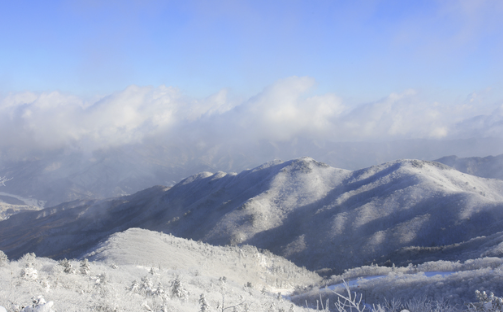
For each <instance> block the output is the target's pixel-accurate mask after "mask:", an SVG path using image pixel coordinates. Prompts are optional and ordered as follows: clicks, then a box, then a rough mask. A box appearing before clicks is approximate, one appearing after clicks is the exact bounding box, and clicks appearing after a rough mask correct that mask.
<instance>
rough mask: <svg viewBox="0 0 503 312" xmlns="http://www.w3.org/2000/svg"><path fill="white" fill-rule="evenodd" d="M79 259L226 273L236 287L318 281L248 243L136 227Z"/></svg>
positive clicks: (287, 286) (282, 286)
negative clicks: (209, 241) (222, 243)
mask: <svg viewBox="0 0 503 312" xmlns="http://www.w3.org/2000/svg"><path fill="white" fill-rule="evenodd" d="M84 257H86V258H89V260H92V261H103V262H105V263H114V264H118V265H132V264H136V265H143V266H145V267H163V268H171V269H176V270H182V271H187V272H194V274H195V275H203V276H207V277H212V278H216V279H218V278H219V277H222V276H225V277H227V279H229V280H232V281H234V282H236V283H237V284H239V285H245V284H246V283H247V282H250V283H252V284H253V285H255V288H256V289H262V288H263V287H266V288H267V289H269V290H273V289H274V290H275V289H284V290H289V291H293V288H294V286H295V285H301V284H310V283H314V282H318V281H320V280H321V278H320V277H319V276H318V275H317V274H315V273H313V272H310V271H308V270H306V269H303V268H300V267H298V266H296V265H294V264H293V263H291V262H290V261H288V260H286V259H284V258H282V257H279V256H276V255H274V254H272V253H270V252H261V251H259V250H257V248H256V247H253V246H241V247H236V246H227V247H218V246H212V245H208V244H205V243H202V242H196V241H192V240H187V239H183V238H178V237H174V236H172V235H167V234H163V233H159V232H153V231H148V230H144V229H139V228H131V229H129V230H127V231H125V232H119V233H116V234H114V235H112V236H111V237H110V238H108V239H107V240H106V241H104V242H102V243H100V244H99V245H98V246H97V247H95V248H93V250H92V251H89V252H88V253H87V254H86V255H85V256H84ZM283 293H285V291H283Z"/></svg>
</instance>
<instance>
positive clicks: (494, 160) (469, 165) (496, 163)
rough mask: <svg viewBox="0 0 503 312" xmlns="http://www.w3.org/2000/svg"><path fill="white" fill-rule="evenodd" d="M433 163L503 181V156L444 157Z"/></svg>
mask: <svg viewBox="0 0 503 312" xmlns="http://www.w3.org/2000/svg"><path fill="white" fill-rule="evenodd" d="M435 161H437V162H440V163H443V164H445V165H447V166H450V167H453V168H454V169H456V170H459V171H461V172H464V173H468V174H471V175H474V176H478V177H483V178H492V179H500V180H503V154H502V155H498V156H487V157H466V158H459V157H457V156H446V157H442V158H440V159H437V160H435Z"/></svg>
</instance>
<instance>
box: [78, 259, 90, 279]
mask: <svg viewBox="0 0 503 312" xmlns="http://www.w3.org/2000/svg"><path fill="white" fill-rule="evenodd" d="M89 273H91V266H90V265H89V261H88V260H87V258H85V259H84V260H82V261H81V262H80V274H82V275H89Z"/></svg>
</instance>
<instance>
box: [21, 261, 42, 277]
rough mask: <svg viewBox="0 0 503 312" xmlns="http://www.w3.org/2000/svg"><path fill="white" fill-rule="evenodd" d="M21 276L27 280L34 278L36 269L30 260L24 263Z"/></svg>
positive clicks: (36, 274) (36, 273)
mask: <svg viewBox="0 0 503 312" xmlns="http://www.w3.org/2000/svg"><path fill="white" fill-rule="evenodd" d="M21 277H22V278H24V279H27V280H36V279H37V278H38V271H37V270H36V269H35V268H34V267H33V263H32V262H28V263H26V267H25V268H23V269H22V270H21Z"/></svg>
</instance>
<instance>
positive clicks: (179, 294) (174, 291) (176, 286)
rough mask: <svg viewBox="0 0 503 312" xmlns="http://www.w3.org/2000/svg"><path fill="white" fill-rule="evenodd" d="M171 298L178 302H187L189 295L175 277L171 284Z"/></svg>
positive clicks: (178, 278)
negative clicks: (176, 299) (178, 300)
mask: <svg viewBox="0 0 503 312" xmlns="http://www.w3.org/2000/svg"><path fill="white" fill-rule="evenodd" d="M171 296H172V297H174V298H178V299H180V300H187V299H188V297H189V293H188V292H187V290H186V289H185V287H184V286H183V284H182V282H181V281H180V277H178V276H177V277H175V280H174V281H173V282H172V284H171Z"/></svg>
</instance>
